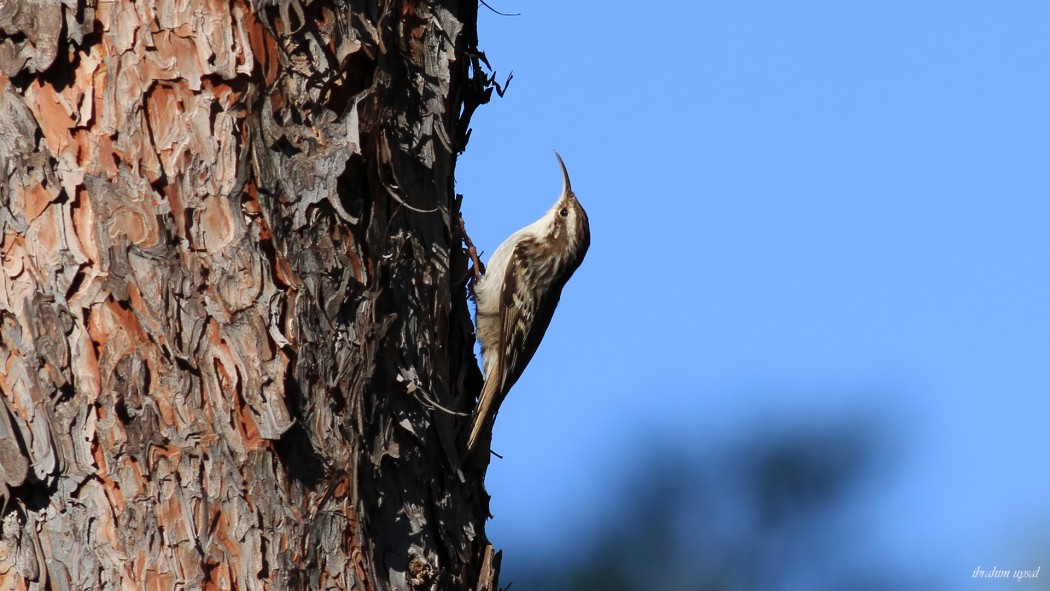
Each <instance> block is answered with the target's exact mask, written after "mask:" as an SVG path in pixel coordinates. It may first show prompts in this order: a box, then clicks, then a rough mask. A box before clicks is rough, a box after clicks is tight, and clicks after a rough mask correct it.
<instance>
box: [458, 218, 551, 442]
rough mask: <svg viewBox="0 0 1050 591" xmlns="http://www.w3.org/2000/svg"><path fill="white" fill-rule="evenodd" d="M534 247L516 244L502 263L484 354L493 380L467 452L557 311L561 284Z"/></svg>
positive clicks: (489, 380) (484, 395)
mask: <svg viewBox="0 0 1050 591" xmlns="http://www.w3.org/2000/svg"><path fill="white" fill-rule="evenodd" d="M539 248H541V246H540V244H539V243H538V242H537V241H536V240H533V239H522V240H521V242H519V243H518V245H517V246H515V247H514V252H512V253H511V256H510V260H509V261H508V263H507V270H506V273H505V274H504V280H503V285H502V286H501V289H500V294H499V298H500V300H499V301H500V303H499V320H498V323H499V324H498V330H499V335H498V339H497V341H496V347H495V350H493V351H490V352H488V353H487V354H489V355H495V356H496V362H495V363H494V364H493V366H492V373H493V374H494V375H486V376H485V385H484V386H483V387H482V389H481V399H480V400H479V401H478V407H477V409H476V411H475V414H474V419H473V421H472V423H473V425H472V427H471V431H470V438H469V439H468V442H467V448H468V449H470V450H474V449H475V448H476V446H477V444H478V442H479V441H480V437H481V432H482V429H483V428H484V426H485V425H486V423H488V422H489V420H490V418H491V417H492V416H495V414H496V412H497V411H498V410H499V407H500V405H501V404H503V399H504V398H506V396H507V392H508V391H509V390H510V388H511V387H512V386H513V385H514V383H515V382H517V381H518V378H519V377H521V372H522V371H524V370H525V366H526V365H528V364H529V361H531V360H532V356H533V354H535V353H536V349H537V348H538V347H539V345H540V341H541V340H542V339H543V334H544V333H545V332H547V326H548V325H550V322H551V317H552V316H553V315H554V309H555V308H556V307H557V306H558V299H559V298H560V297H561V290H562V287H563V285H564V283H562V284H557V283H556V282H555V279H556V277H555V275H556V274H555V269H553V268H551V267H550V264H551V261H549V260H547V258H546V257H544V256H543V255H542V253H540V252H539V250H538V249H539Z"/></svg>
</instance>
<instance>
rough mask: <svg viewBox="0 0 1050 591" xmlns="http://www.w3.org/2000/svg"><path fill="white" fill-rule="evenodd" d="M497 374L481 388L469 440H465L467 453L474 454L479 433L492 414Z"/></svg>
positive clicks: (497, 385)
mask: <svg viewBox="0 0 1050 591" xmlns="http://www.w3.org/2000/svg"><path fill="white" fill-rule="evenodd" d="M498 373H499V372H495V374H496V375H493V376H491V378H489V379H487V380H485V385H484V386H482V387H481V399H480V400H478V408H477V409H476V410H475V411H474V418H473V419H472V422H473V424H472V425H471V428H470V439H468V440H467V453H474V451H475V450H476V448H477V446H478V442H479V441H480V440H481V432H482V430H483V429H484V428H485V424H486V423H487V422H488V419H489V415H491V414H492V410H493V408H492V405H493V403H494V402H495V401H496V394H497V390H498V389H499V382H500V380H498V379H497V377H498Z"/></svg>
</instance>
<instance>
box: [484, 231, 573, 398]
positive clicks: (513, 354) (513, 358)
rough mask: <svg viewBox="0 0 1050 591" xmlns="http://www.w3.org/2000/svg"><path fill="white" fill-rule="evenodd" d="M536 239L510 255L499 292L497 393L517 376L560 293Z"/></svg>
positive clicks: (534, 346)
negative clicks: (498, 372) (499, 355)
mask: <svg viewBox="0 0 1050 591" xmlns="http://www.w3.org/2000/svg"><path fill="white" fill-rule="evenodd" d="M541 248H542V246H541V244H540V243H539V241H536V240H522V241H521V243H520V244H518V245H517V247H516V248H515V249H514V253H513V254H512V255H511V260H510V268H509V269H508V270H507V275H506V280H505V281H504V283H503V290H502V293H500V319H499V328H500V331H499V336H500V338H499V346H500V351H501V360H502V361H503V362H502V363H500V367H499V370H500V382H499V383H500V393H501V394H502V395H506V393H507V391H508V390H510V389H511V387H512V386H514V383H515V382H517V381H518V378H519V377H521V373H522V372H523V371H524V370H525V366H527V365H528V364H529V361H531V360H532V356H533V355H534V354H535V353H536V349H537V348H539V346H540V341H541V340H542V339H543V335H544V333H546V332H547V326H548V325H550V322H551V317H553V316H554V309H555V308H556V307H557V306H558V299H559V298H560V297H561V286H560V285H556V284H555V282H556V277H555V275H556V273H555V269H553V268H552V266H551V263H552V261H550V260H549V258H548V257H546V256H544V255H543V254H542V253H540V252H539V250H540V249H541Z"/></svg>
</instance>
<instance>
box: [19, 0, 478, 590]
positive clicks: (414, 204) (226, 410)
mask: <svg viewBox="0 0 1050 591" xmlns="http://www.w3.org/2000/svg"><path fill="white" fill-rule="evenodd" d="M476 19H477V4H476V1H475V0H466V1H462V2H460V1H456V0H447V1H440V2H439V1H434V2H416V1H411V0H391V1H385V2H381V1H377V0H373V1H364V0H361V1H353V0H345V1H334V2H320V1H315V2H310V1H309V0H291V1H284V0H259V1H258V2H255V3H249V2H247V0H224V1H221V2H220V1H218V0H184V1H179V2H175V1H172V0H149V1H145V2H142V1H133V0H116V1H115V2H106V3H101V2H96V1H95V0H68V1H67V0H63V1H60V0H23V1H22V2H14V3H0V72H2V75H0V162H2V166H3V167H4V171H3V172H4V175H5V179H6V182H5V183H3V185H2V186H0V263H2V266H0V393H2V396H0V493H3V496H4V499H5V501H6V502H4V503H0V509H2V521H0V589H26V588H28V589H135V588H141V589H173V588H191V589H194V588H204V589H490V590H494V589H495V587H496V580H497V575H498V570H499V555H498V554H494V553H493V550H492V548H491V546H489V545H488V542H487V540H486V538H485V533H484V524H485V519H486V517H487V514H488V496H487V495H486V493H485V491H484V487H483V484H482V479H483V476H484V474H483V472H484V466H480V467H479V466H468V465H467V462H466V461H465V458H463V457H462V450H463V434H462V431H463V427H464V424H465V423H466V420H467V416H466V415H467V414H469V412H470V410H471V408H472V406H473V404H474V400H475V396H476V394H477V391H478V389H479V388H480V382H481V376H480V373H479V371H478V368H477V362H476V359H475V357H474V353H473V344H474V337H473V326H472V324H471V321H470V317H469V312H468V308H467V301H466V300H467V298H466V281H467V276H468V263H467V257H466V256H465V254H464V250H463V248H462V242H461V236H460V234H459V232H458V231H457V228H458V227H459V224H458V220H459V211H458V202H457V200H456V196H455V194H454V184H453V178H454V171H455V164H456V157H457V155H458V154H459V153H461V152H462V150H463V149H464V147H465V144H466V141H467V138H468V135H469V133H468V124H469V119H470V115H471V114H472V113H473V111H474V109H475V108H476V107H477V106H478V105H480V104H483V103H485V102H486V101H487V100H488V98H489V96H490V94H491V89H492V84H491V80H490V79H489V78H488V77H487V76H486V75H485V74H484V73H483V72H482V71H481V62H483V60H484V57H483V56H482V55H481V54H480V53H479V52H478V49H477V36H476Z"/></svg>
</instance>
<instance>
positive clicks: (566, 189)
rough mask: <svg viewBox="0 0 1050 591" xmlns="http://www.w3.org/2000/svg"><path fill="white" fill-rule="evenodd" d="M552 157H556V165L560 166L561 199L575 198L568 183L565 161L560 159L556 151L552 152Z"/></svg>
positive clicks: (570, 184)
mask: <svg viewBox="0 0 1050 591" xmlns="http://www.w3.org/2000/svg"><path fill="white" fill-rule="evenodd" d="M554 155H555V156H557V157H558V164H559V165H560V166H561V181H562V186H561V197H562V199H565V198H569V197H575V195H574V194H573V192H572V183H570V182H569V171H568V170H566V168H565V161H564V160H562V159H561V154H559V153H558V151H557V150H555V151H554Z"/></svg>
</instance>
